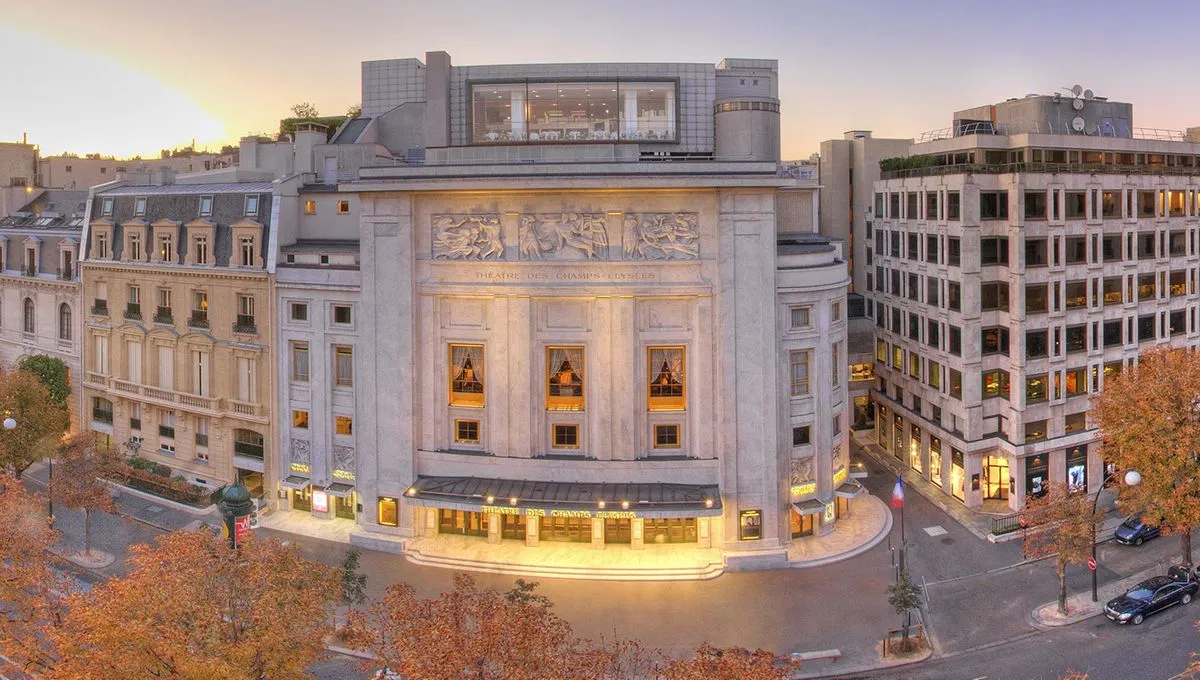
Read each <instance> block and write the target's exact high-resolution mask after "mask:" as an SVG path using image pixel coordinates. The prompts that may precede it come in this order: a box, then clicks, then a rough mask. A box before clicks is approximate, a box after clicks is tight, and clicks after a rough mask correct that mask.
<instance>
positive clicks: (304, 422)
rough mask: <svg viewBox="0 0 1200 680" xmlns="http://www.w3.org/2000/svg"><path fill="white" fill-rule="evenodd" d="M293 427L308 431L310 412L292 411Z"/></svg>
mask: <svg viewBox="0 0 1200 680" xmlns="http://www.w3.org/2000/svg"><path fill="white" fill-rule="evenodd" d="M292 427H294V428H296V429H298V430H307V429H308V411H292Z"/></svg>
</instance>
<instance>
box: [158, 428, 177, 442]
mask: <svg viewBox="0 0 1200 680" xmlns="http://www.w3.org/2000/svg"><path fill="white" fill-rule="evenodd" d="M158 436H160V437H170V438H171V439H174V438H175V426H174V425H159V426H158Z"/></svg>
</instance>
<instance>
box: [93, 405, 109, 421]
mask: <svg viewBox="0 0 1200 680" xmlns="http://www.w3.org/2000/svg"><path fill="white" fill-rule="evenodd" d="M112 414H113V412H112V410H111V409H102V408H93V409H92V420H96V421H99V422H101V423H108V424H109V425H112V418H113V416H112Z"/></svg>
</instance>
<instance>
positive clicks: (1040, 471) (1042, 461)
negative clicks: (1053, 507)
mask: <svg viewBox="0 0 1200 680" xmlns="http://www.w3.org/2000/svg"><path fill="white" fill-rule="evenodd" d="M1049 481H1050V461H1049V459H1048V458H1047V456H1046V454H1044V453H1042V454H1038V455H1036V456H1032V457H1030V458H1026V459H1025V493H1026V494H1028V495H1029V496H1032V497H1034V498H1041V497H1042V496H1043V495H1045V493H1046V489H1047V484H1048V483H1049Z"/></svg>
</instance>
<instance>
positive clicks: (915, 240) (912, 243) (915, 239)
mask: <svg viewBox="0 0 1200 680" xmlns="http://www.w3.org/2000/svg"><path fill="white" fill-rule="evenodd" d="M911 196H912V197H913V198H914V199H916V195H915V194H911ZM908 259H910V260H912V261H914V262H915V261H917V260H919V259H921V237H920V236H918V235H917V234H909V235H908Z"/></svg>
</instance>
